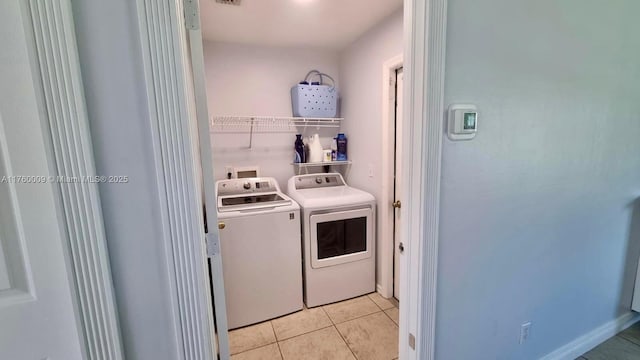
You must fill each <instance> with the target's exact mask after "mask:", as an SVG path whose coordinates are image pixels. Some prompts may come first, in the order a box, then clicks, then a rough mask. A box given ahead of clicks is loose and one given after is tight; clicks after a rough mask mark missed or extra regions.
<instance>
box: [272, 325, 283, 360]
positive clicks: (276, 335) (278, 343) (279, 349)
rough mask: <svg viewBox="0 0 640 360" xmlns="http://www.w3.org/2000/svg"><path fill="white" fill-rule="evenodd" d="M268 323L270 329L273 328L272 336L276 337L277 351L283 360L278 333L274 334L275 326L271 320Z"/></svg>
mask: <svg viewBox="0 0 640 360" xmlns="http://www.w3.org/2000/svg"><path fill="white" fill-rule="evenodd" d="M269 324H271V330H273V337H274V338H275V339H276V346H277V347H278V352H279V353H280V359H282V360H284V354H283V353H282V349H281V348H280V342H279V341H278V334H276V328H275V327H273V321H269Z"/></svg>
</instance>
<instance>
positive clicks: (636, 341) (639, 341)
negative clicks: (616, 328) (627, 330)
mask: <svg viewBox="0 0 640 360" xmlns="http://www.w3.org/2000/svg"><path fill="white" fill-rule="evenodd" d="M623 332H624V331H622V332H619V333H618V334H616V336H618V337H621V338H623V339H625V340H627V341H628V342H630V343H633V344H634V345H636V346H638V347H640V339H636V338H635V337H633V336H629V335H621V334H622V333H623Z"/></svg>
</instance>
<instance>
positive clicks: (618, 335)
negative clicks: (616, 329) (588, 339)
mask: <svg viewBox="0 0 640 360" xmlns="http://www.w3.org/2000/svg"><path fill="white" fill-rule="evenodd" d="M614 337H618V338H620V339H622V340H624V341H626V342H628V343H630V344H632V345H633V346H635V347H637V348H640V344H638V343H636V342H635V341H631V340H629V339H627V338H626V337H624V336H620V333H618V334H616V335H615V336H614ZM598 346H600V345H598Z"/></svg>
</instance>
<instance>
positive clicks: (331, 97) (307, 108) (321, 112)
mask: <svg viewBox="0 0 640 360" xmlns="http://www.w3.org/2000/svg"><path fill="white" fill-rule="evenodd" d="M310 75H318V76H319V77H320V83H311V84H309V83H308V82H307V79H308V78H309V76H310ZM324 77H327V78H329V79H331V81H332V82H333V78H331V76H329V75H326V74H323V73H321V72H319V71H317V70H312V71H310V72H309V74H307V76H306V77H305V81H303V82H302V83H300V84H297V85H295V86H294V87H292V88H291V107H292V110H293V116H296V117H315V118H334V117H337V116H338V89H336V87H335V86H333V85H331V86H329V85H324V84H323V83H322V81H323V78H324Z"/></svg>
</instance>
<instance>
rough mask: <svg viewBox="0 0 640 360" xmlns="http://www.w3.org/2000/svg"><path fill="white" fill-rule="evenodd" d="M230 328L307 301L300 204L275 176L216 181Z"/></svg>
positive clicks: (279, 313) (288, 310)
mask: <svg viewBox="0 0 640 360" xmlns="http://www.w3.org/2000/svg"><path fill="white" fill-rule="evenodd" d="M216 198H217V202H218V203H217V205H218V207H217V209H218V211H217V214H218V222H219V223H218V228H219V229H220V251H221V257H222V270H223V277H224V290H225V299H226V303H227V318H228V325H229V328H230V329H234V328H238V327H242V326H246V325H250V324H255V323H258V322H262V321H265V320H269V319H273V318H276V317H279V316H282V315H286V314H289V313H292V312H295V311H298V310H301V309H302V307H303V302H302V264H301V255H300V254H301V244H300V235H301V234H300V207H299V206H298V204H297V203H296V202H295V201H293V200H292V199H291V198H290V197H288V196H287V195H285V194H283V193H282V192H281V191H280V188H279V186H278V183H277V182H276V180H275V179H273V178H268V177H262V178H244V179H231V180H222V181H218V182H217V183H216Z"/></svg>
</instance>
